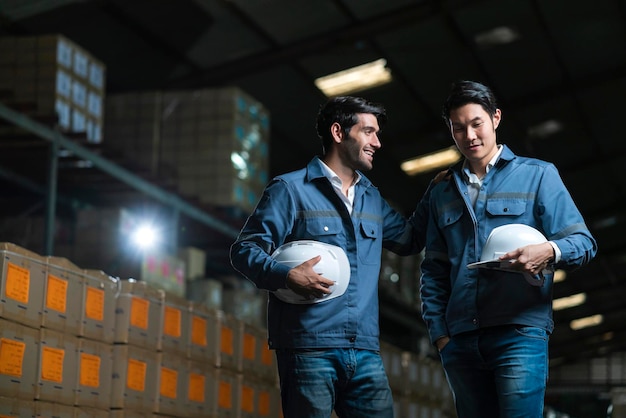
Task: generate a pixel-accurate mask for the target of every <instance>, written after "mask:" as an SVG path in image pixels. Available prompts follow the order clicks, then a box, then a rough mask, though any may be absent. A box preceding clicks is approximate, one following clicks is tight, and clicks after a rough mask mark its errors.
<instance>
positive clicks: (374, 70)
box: [315, 58, 391, 97]
mask: <svg viewBox="0 0 626 418" xmlns="http://www.w3.org/2000/svg"><path fill="white" fill-rule="evenodd" d="M386 64H387V61H386V60H384V59H382V58H381V59H378V60H376V61H372V62H370V63H367V64H363V65H359V66H357V67H353V68H349V69H347V70H343V71H339V72H337V73H333V74H329V75H327V76H324V77H320V78H317V79H316V80H315V85H316V86H317V88H318V89H320V90H321V91H322V92H323V93H324V94H325V95H326V97H332V96H339V95H342V94H351V93H356V92H358V91H363V90H367V89H369V88H372V87H377V86H381V85H383V84H387V83H389V82H390V81H391V71H390V70H389V68H387V67H385V65H386Z"/></svg>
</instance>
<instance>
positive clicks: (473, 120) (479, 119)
mask: <svg viewBox="0 0 626 418" xmlns="http://www.w3.org/2000/svg"><path fill="white" fill-rule="evenodd" d="M482 120H483V118H482V117H480V116H476V117H475V118H474V119H471V120H470V121H469V123H473V122H476V121H482ZM452 124H453V125H464V124H463V123H461V122H452Z"/></svg>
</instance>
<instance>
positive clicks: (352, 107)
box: [315, 96, 387, 153]
mask: <svg viewBox="0 0 626 418" xmlns="http://www.w3.org/2000/svg"><path fill="white" fill-rule="evenodd" d="M359 113H369V114H373V115H374V116H376V120H377V121H378V126H379V129H380V130H382V129H383V127H384V126H385V124H386V123H387V113H386V111H385V108H384V107H383V106H382V105H381V104H379V103H372V102H369V101H367V100H365V99H363V98H361V97H354V96H338V97H334V98H331V99H329V100H328V101H327V102H326V103H325V104H324V105H322V106H321V107H320V110H319V113H318V114H317V122H316V124H315V128H316V130H317V135H318V136H319V137H320V139H321V140H322V150H323V152H324V153H326V151H327V150H328V149H330V146H331V144H332V141H333V138H332V135H331V133H330V127H331V126H332V124H333V123H338V124H339V125H340V126H341V128H342V129H343V131H344V132H345V133H346V134H347V133H348V132H350V129H352V127H353V126H354V125H356V124H357V123H358V122H359V118H358V116H357V114H359Z"/></svg>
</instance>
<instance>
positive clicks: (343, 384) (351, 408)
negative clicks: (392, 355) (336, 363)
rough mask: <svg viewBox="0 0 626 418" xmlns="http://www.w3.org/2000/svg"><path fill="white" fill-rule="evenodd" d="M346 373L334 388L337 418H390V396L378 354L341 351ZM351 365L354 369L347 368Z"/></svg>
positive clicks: (392, 415)
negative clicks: (350, 373)
mask: <svg viewBox="0 0 626 418" xmlns="http://www.w3.org/2000/svg"><path fill="white" fill-rule="evenodd" d="M344 353H345V355H346V357H345V364H346V365H348V368H347V371H348V372H350V371H352V375H351V376H350V375H348V376H347V377H346V379H341V380H340V381H339V383H338V385H337V402H336V404H335V412H336V413H337V416H339V417H340V418H371V417H376V418H393V417H394V412H393V396H392V393H391V388H390V386H389V380H388V379H387V373H386V372H385V367H384V365H383V360H382V358H381V356H380V353H378V352H376V351H370V350H345V351H344ZM351 364H354V366H350V365H351Z"/></svg>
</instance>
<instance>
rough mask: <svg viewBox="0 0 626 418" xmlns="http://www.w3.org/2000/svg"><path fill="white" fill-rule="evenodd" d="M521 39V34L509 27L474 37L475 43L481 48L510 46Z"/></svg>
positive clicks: (495, 29) (494, 29)
mask: <svg viewBox="0 0 626 418" xmlns="http://www.w3.org/2000/svg"><path fill="white" fill-rule="evenodd" d="M519 38H520V34H519V32H517V31H515V30H514V29H512V28H510V27H508V26H499V27H497V28H493V29H491V30H488V31H485V32H481V33H479V34H478V35H476V36H474V41H475V42H476V44H477V45H480V46H484V47H487V46H494V45H504V44H510V43H511V42H514V41H516V40H518V39H519Z"/></svg>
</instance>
